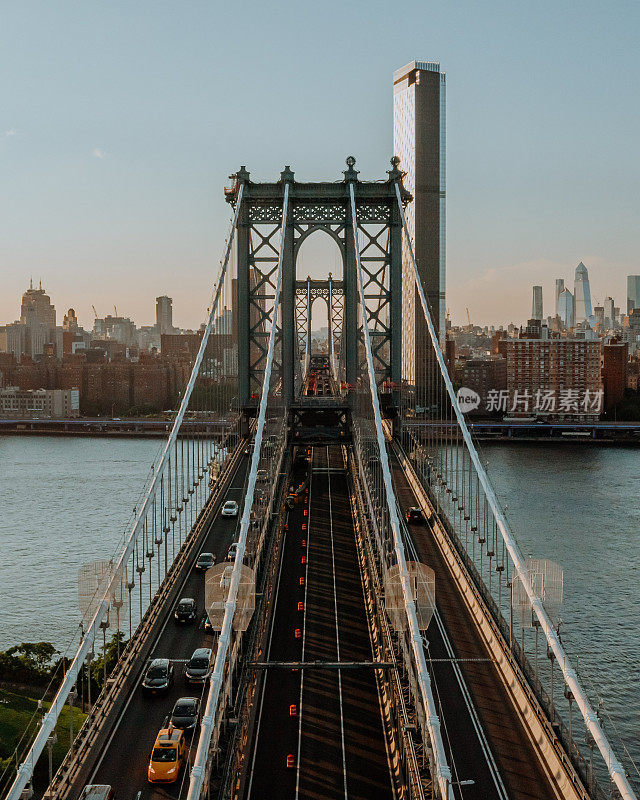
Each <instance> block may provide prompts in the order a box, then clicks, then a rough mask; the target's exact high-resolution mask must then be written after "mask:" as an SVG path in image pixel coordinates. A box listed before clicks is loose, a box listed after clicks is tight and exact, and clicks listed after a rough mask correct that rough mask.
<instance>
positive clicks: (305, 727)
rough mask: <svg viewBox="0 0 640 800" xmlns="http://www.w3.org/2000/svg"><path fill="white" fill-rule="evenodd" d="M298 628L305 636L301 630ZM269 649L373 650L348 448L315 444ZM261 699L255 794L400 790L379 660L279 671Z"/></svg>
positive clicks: (355, 654)
mask: <svg viewBox="0 0 640 800" xmlns="http://www.w3.org/2000/svg"><path fill="white" fill-rule="evenodd" d="M328 467H329V468H328ZM305 522H306V523H307V525H308V527H307V530H306V532H305V531H303V530H302V524H303V523H305ZM303 540H304V541H305V542H306V547H305V546H304V545H303V543H302V542H303ZM302 556H305V557H306V559H307V561H306V563H305V564H303V563H302ZM301 577H305V586H303V587H301V586H300V578H301ZM334 578H335V581H334ZM300 601H302V602H304V603H305V610H304V611H303V612H299V611H298V602H300ZM296 628H299V629H300V631H301V633H302V638H300V639H296V638H295V635H294V631H295V629H296ZM267 656H268V658H269V659H270V660H300V659H302V658H304V660H305V662H308V661H314V660H321V661H332V662H335V661H337V660H340V661H357V662H361V661H371V659H372V651H371V642H370V639H369V633H368V629H367V621H366V616H365V608H364V598H363V593H362V584H361V580H360V573H359V568H358V561H357V554H356V544H355V536H354V528H353V519H352V517H351V510H350V503H349V494H348V487H347V477H346V471H345V467H344V464H343V463H342V455H341V449H340V448H338V447H332V448H329V447H316V448H314V450H313V461H312V472H311V480H310V501H309V513H308V516H304V508H303V507H302V506H296V508H295V509H294V510H293V511H292V512H291V514H290V516H289V529H288V532H287V541H286V545H285V552H284V555H283V561H282V572H281V576H280V584H279V589H278V599H277V604H276V608H275V618H274V625H273V632H272V636H271V641H270V646H269V649H268V653H267ZM260 702H261V706H260V708H259V711H258V714H259V726H258V732H257V735H256V740H255V747H254V753H253V757H252V761H253V766H252V771H251V776H250V779H249V782H248V787H249V788H248V790H247V795H246V796H247V797H248V798H251V800H258V798H260V800H263V799H266V798H274V800H275V798H278V800H282V798H301V799H302V798H305V800H329V798H331V800H334V799H335V798H340V797H345V798H346V797H348V798H351V799H352V800H386V799H387V798H389V800H390V799H391V798H392V796H393V794H392V788H391V779H390V773H389V769H388V765H387V754H386V748H385V738H384V734H383V727H382V719H381V711H380V703H379V698H378V691H377V686H376V681H375V677H374V674H373V671H372V670H371V669H366V670H365V669H362V670H352V669H349V670H340V671H338V670H336V669H308V670H307V669H305V670H304V671H303V672H287V671H283V670H281V669H278V670H277V671H271V672H268V674H267V675H266V676H265V683H264V688H263V693H262V697H261V701H260ZM291 704H295V705H296V706H297V712H298V715H297V716H296V717H290V716H289V706H290V705H291ZM289 753H291V754H293V755H294V758H295V764H296V767H295V768H293V769H291V770H287V769H285V764H286V757H287V755H288V754H289Z"/></svg>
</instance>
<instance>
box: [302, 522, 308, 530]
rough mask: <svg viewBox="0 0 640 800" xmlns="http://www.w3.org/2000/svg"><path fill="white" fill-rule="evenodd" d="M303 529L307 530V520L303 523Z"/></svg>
mask: <svg viewBox="0 0 640 800" xmlns="http://www.w3.org/2000/svg"><path fill="white" fill-rule="evenodd" d="M302 530H303V531H306V530H307V523H306V522H303V523H302Z"/></svg>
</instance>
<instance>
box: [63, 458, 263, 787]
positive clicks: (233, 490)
mask: <svg viewBox="0 0 640 800" xmlns="http://www.w3.org/2000/svg"><path fill="white" fill-rule="evenodd" d="M248 466H249V458H248V456H246V455H244V456H243V457H242V461H241V462H240V464H239V466H238V469H237V470H236V472H235V475H234V478H233V479H232V482H231V486H230V487H229V489H228V490H227V493H226V496H225V499H229V500H236V501H237V502H238V504H239V505H240V508H242V503H241V501H242V498H243V496H244V493H245V482H246V478H247V472H248ZM239 519H240V518H239V516H238V517H222V516H220V512H218V514H217V515H216V516H215V518H214V519H213V522H212V524H211V526H210V529H209V531H208V532H207V534H206V537H205V539H204V540H203V544H202V546H201V547H200V548H199V550H198V551H197V553H200V552H212V553H213V554H214V556H215V559H216V563H218V562H220V561H224V560H225V559H226V556H227V551H228V549H229V545H230V544H231V542H232V541H234V540H235V539H236V538H237V535H238V526H239ZM197 553H196V554H195V555H197ZM179 597H192V598H194V599H195V601H196V603H197V607H198V613H197V619H196V621H195V623H192V624H188V625H184V626H183V625H179V624H178V623H176V622H175V621H174V619H173V608H171V609H167V618H166V622H165V625H164V627H163V628H162V629H161V632H160V635H159V636H158V638H157V640H156V642H155V644H154V646H153V648H152V651H151V658H161V657H165V658H169V659H172V660H174V683H173V686H172V687H171V689H170V690H169V692H168V693H167V694H166V695H156V696H151V697H148V696H145V695H144V694H143V692H142V688H141V686H140V685H138V686H137V688H136V689H135V690H134V691H133V692H132V694H131V695H130V697H129V698H128V701H127V703H126V704H125V706H124V709H123V711H122V712H121V715H120V718H119V719H118V722H117V725H116V727H115V729H114V731H113V732H112V734H111V736H110V738H109V740H108V742H107V746H106V747H105V749H104V751H103V753H102V754H101V757H100V759H99V761H98V763H97V765H96V767H95V768H94V771H93V774H92V776H91V779H90V780H89V781H88V782H89V783H103V784H109V785H111V786H112V787H113V789H114V793H115V797H116V798H117V800H134V798H135V797H136V795H137V793H138V792H139V791H141V792H142V795H141V798H142V800H147V799H149V800H160V798H162V799H163V800H166V799H167V798H178V797H185V796H186V788H187V787H188V783H189V780H188V776H189V769H188V767H184V768H183V769H182V771H181V774H180V777H179V778H178V781H177V782H176V783H173V784H162V785H157V786H154V785H152V784H150V783H149V782H148V780H147V767H148V765H149V757H150V755H151V750H152V748H153V744H154V742H155V738H156V735H157V733H158V731H159V730H160V728H161V727H162V724H163V721H164V719H165V717H166V716H167V715H169V714H170V713H171V711H172V709H173V706H174V704H175V702H176V700H177V699H178V698H180V697H201V695H202V688H201V687H199V686H189V685H187V684H186V682H185V679H184V671H185V668H186V662H187V660H188V659H189V658H190V657H191V655H192V653H193V651H194V650H196V649H197V648H198V647H211V648H215V644H214V642H215V637H214V635H213V634H206V633H205V631H204V573H203V572H200V571H197V570H194V569H191V570H189V572H188V573H187V574H186V576H185V581H184V585H183V587H182V589H181V591H180V593H179ZM197 741H198V732H196V734H195V735H194V737H193V740H192V747H191V750H192V751H193V752H192V754H191V755H193V754H195V747H196V746H197ZM74 800H75V798H74Z"/></svg>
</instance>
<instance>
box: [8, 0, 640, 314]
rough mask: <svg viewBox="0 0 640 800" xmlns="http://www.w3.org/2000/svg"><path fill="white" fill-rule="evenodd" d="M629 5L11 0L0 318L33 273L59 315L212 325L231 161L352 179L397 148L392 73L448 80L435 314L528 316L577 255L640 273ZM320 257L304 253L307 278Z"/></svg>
mask: <svg viewBox="0 0 640 800" xmlns="http://www.w3.org/2000/svg"><path fill="white" fill-rule="evenodd" d="M639 33H640V3H638V2H637V0H629V1H628V2H625V0H620V1H616V0H612V2H609V3H603V2H601V0H597V2H593V1H592V0H583V1H582V2H563V1H562V0H554V2H547V0H539V2H536V3H531V2H520V1H519V0H511V1H510V2H500V1H498V0H485V2H483V3H478V2H460V1H459V0H448V2H442V0H440V2H438V3H434V2H429V1H428V0H397V2H394V3H391V2H378V1H377V0H367V1H366V2H361V1H360V0H339V1H338V0H324V2H322V3H317V2H313V3H312V2H307V0H290V1H288V2H282V1H280V2H279V1H278V0H272V1H271V2H269V3H264V2H255V0H236V1H235V2H224V3H221V2H216V0H208V1H207V2H204V1H202V0H171V1H169V0H135V2H133V3H132V2H130V0H109V1H108V2H107V0H101V1H100V2H96V0H76V1H75V2H72V1H71V0H56V2H51V0H39V1H36V0H2V2H0V97H2V102H1V103H0V176H1V177H0V278H1V280H0V323H1V322H6V321H12V320H13V319H16V318H17V317H18V316H19V304H20V296H21V293H22V292H23V291H24V289H25V288H26V287H27V285H28V281H29V277H30V276H33V278H34V281H39V280H42V283H43V286H44V287H45V288H46V289H47V291H48V292H49V294H50V295H51V298H52V301H53V302H54V304H55V305H56V308H57V310H58V313H59V318H60V320H61V317H62V313H63V312H64V310H66V309H67V308H68V307H69V306H73V307H74V308H75V310H76V313H77V315H78V317H79V319H80V321H81V323H83V324H84V326H85V327H88V328H90V327H91V325H92V319H93V313H92V311H91V305H92V304H93V305H95V306H96V309H97V311H98V314H99V315H101V316H103V315H105V314H107V313H112V311H113V306H114V305H117V307H118V311H119V313H120V314H122V315H125V316H130V317H132V318H133V319H134V320H135V321H136V323H137V324H139V325H143V324H150V323H153V321H154V309H155V300H154V298H155V297H156V296H157V295H160V294H168V295H169V296H171V297H173V305H174V323H175V324H176V325H179V326H182V327H196V326H197V325H198V324H199V323H200V321H201V320H202V319H203V318H204V312H205V309H206V306H207V303H208V298H209V292H210V289H211V285H212V282H213V280H214V277H215V274H216V270H217V268H218V264H219V259H220V257H221V254H222V248H223V244H224V236H225V234H226V231H227V227H228V222H229V207H228V206H227V205H226V204H225V202H224V198H223V192H222V188H223V186H224V184H225V183H228V180H227V176H228V175H229V174H230V173H232V172H234V171H235V170H236V169H237V168H238V167H239V166H240V165H242V164H244V165H246V166H247V168H248V169H249V170H250V172H251V174H252V177H254V178H255V179H262V180H274V179H277V178H278V176H279V173H280V171H281V170H282V168H283V167H284V165H285V164H289V165H291V167H292V169H294V171H295V172H296V176H297V177H298V178H299V179H306V180H337V179H339V178H341V171H342V170H343V169H344V159H345V157H346V156H347V155H350V154H352V155H354V156H355V157H356V158H357V168H358V169H359V170H360V174H361V177H362V178H364V179H373V180H375V179H378V178H382V177H385V171H386V170H387V169H388V166H389V158H390V157H391V155H392V76H393V71H394V70H395V69H397V68H398V67H400V66H402V65H404V64H406V63H408V62H409V61H411V60H413V59H421V60H430V61H439V62H440V63H441V65H442V70H443V71H445V72H446V73H447V307H448V308H449V309H450V313H451V318H452V320H453V322H454V323H462V322H465V321H466V312H465V308H466V307H468V308H469V313H470V315H471V318H472V320H473V322H475V323H478V324H491V323H495V324H504V323H507V322H509V321H512V320H513V321H516V322H522V321H524V320H526V319H527V317H528V316H529V314H530V310H531V286H532V284H534V283H535V284H542V286H543V290H544V299H545V313H552V311H553V308H552V296H553V281H554V279H555V278H556V277H564V278H565V281H567V283H568V284H569V285H572V284H573V272H574V270H575V267H576V265H577V264H578V262H579V261H581V260H582V261H584V263H585V264H586V265H587V267H588V268H589V272H590V278H591V289H592V297H593V299H594V301H596V302H599V301H601V300H602V299H603V298H604V297H605V296H606V295H611V296H613V297H614V299H615V300H616V305H620V306H621V307H622V308H624V307H625V306H626V301H625V292H626V275H628V274H640V251H639V248H638V235H639V231H640V226H639V225H638V206H639V205H640V192H639V191H638V186H639V185H640V160H639V159H638V142H639V141H640V104H639V103H638V97H639V96H640V80H639V79H640V59H638V57H637V48H638V45H637V42H638V35H639ZM312 261H313V257H312V255H309V257H307V259H306V262H305V264H304V265H303V267H304V269H305V274H306V271H309V268H310V267H311V262H312Z"/></svg>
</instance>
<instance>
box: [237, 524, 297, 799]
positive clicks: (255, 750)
mask: <svg viewBox="0 0 640 800" xmlns="http://www.w3.org/2000/svg"><path fill="white" fill-rule="evenodd" d="M287 537H288V533H287V531H286V530H285V531H284V538H283V541H282V554H281V556H280V566H279V568H278V580H277V583H276V594H275V598H274V603H273V613H272V614H271V621H270V624H269V642H268V645H267V659H268V658H269V657H270V656H271V642H272V640H273V629H274V623H275V619H276V615H277V613H278V598H279V596H280V576H281V575H282V564H283V562H284V558H285V548H286V546H287ZM268 678H269V673H268V671H267V674H266V675H265V676H264V681H263V683H262V692H261V693H260V709H259V711H258V719H257V723H256V737H255V742H254V746H253V756H252V758H251V774H250V775H249V786H248V788H247V798H248V799H249V798H250V797H251V787H252V786H253V773H254V771H255V765H256V755H257V753H258V740H259V738H260V723H261V721H262V709H263V708H264V695H265V692H266V688H267V680H268Z"/></svg>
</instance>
